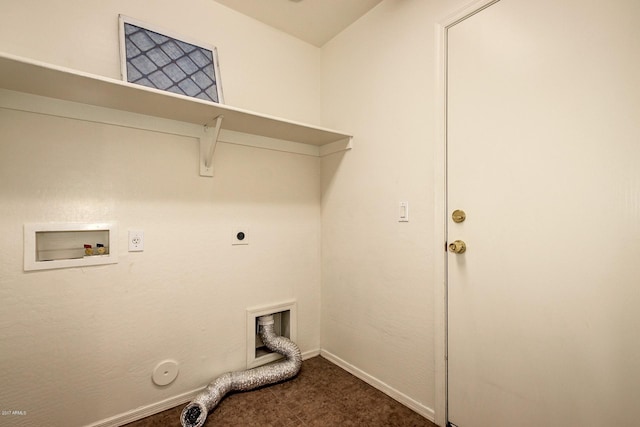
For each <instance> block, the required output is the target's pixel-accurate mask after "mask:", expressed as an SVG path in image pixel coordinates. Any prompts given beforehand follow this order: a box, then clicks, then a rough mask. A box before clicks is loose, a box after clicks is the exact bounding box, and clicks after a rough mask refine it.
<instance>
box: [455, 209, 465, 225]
mask: <svg viewBox="0 0 640 427" xmlns="http://www.w3.org/2000/svg"><path fill="white" fill-rule="evenodd" d="M451 218H452V219H453V222H456V223H459V222H462V221H464V220H465V219H467V214H466V213H464V211H463V210H461V209H456V210H455V211H453V213H452V214H451Z"/></svg>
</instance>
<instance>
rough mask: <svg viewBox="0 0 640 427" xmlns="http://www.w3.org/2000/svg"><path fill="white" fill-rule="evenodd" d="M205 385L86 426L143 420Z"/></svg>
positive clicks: (191, 396)
mask: <svg viewBox="0 0 640 427" xmlns="http://www.w3.org/2000/svg"><path fill="white" fill-rule="evenodd" d="M319 355H320V349H319V348H318V349H315V350H308V351H305V352H304V353H302V360H307V359H311V358H312V357H316V356H319ZM205 387H206V386H204V387H200V388H198V389H195V390H192V391H188V392H186V393H182V394H179V395H177V396H174V397H170V398H168V399H165V400H162V401H160V402H157V403H152V404H151V405H147V406H142V407H140V408H136V409H134V410H132V411H128V412H125V413H123V414H119V415H115V416H113V417H110V418H106V419H104V420H101V421H97V422H95V423H93V424H88V425H87V426H85V427H118V426H122V425H125V424H128V423H132V422H134V421H138V420H141V419H142V418H146V417H148V416H151V415H155V414H157V413H159V412H162V411H166V410H167V409H171V408H175V407H176V406H179V405H186V404H187V403H188V402H191V401H192V400H193V399H194V397H196V395H197V394H198V393H200V392H201V391H202V390H204V389H205Z"/></svg>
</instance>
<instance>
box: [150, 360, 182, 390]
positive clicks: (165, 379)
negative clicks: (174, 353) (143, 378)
mask: <svg viewBox="0 0 640 427" xmlns="http://www.w3.org/2000/svg"><path fill="white" fill-rule="evenodd" d="M178 371H179V369H178V362H176V361H175V360H165V361H162V362H160V363H158V364H157V365H156V367H155V368H154V369H153V375H152V376H151V378H152V379H153V382H154V383H155V384H156V385H159V386H163V385H169V384H171V383H172V382H173V381H174V380H175V379H176V377H177V376H178Z"/></svg>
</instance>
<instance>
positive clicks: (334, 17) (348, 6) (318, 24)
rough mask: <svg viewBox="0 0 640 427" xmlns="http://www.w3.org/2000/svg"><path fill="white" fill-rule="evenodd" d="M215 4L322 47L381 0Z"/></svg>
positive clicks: (233, 0)
mask: <svg viewBox="0 0 640 427" xmlns="http://www.w3.org/2000/svg"><path fill="white" fill-rule="evenodd" d="M215 1H217V2H218V3H221V4H223V5H225V6H227V7H229V8H231V9H234V10H236V11H238V12H240V13H242V14H244V15H247V16H250V17H252V18H254V19H257V20H258V21H261V22H263V23H265V24H267V25H270V26H272V27H274V28H277V29H279V30H282V31H284V32H285V33H288V34H291V35H292V36H294V37H297V38H299V39H301V40H304V41H306V42H308V43H311V44H313V45H315V46H318V47H320V46H322V45H324V44H325V43H326V42H328V41H329V40H331V39H332V38H333V37H334V36H335V35H337V34H338V33H339V32H341V31H342V30H344V29H345V28H347V27H348V26H349V25H351V24H352V23H353V22H355V21H356V20H357V19H358V18H360V17H361V16H362V15H364V14H365V13H367V12H368V11H369V10H371V9H372V8H373V7H374V6H376V5H377V4H378V3H380V2H381V1H382V0H215Z"/></svg>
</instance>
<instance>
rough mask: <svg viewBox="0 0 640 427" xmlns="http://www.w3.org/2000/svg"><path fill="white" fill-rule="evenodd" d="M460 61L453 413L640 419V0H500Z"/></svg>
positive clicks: (452, 178)
mask: <svg viewBox="0 0 640 427" xmlns="http://www.w3.org/2000/svg"><path fill="white" fill-rule="evenodd" d="M447 53H448V60H447V61H448V62H447V64H448V72H447V77H448V81H447V90H448V95H447V98H448V105H447V186H448V187H447V210H448V213H447V215H448V217H449V221H448V225H447V228H448V229H447V239H448V242H449V243H451V242H453V241H455V240H462V241H464V242H465V243H466V252H464V253H462V254H453V253H449V255H448V267H447V269H448V272H447V274H448V285H447V286H448V419H449V421H450V422H451V423H453V424H455V425H457V426H459V427H500V426H516V427H526V426H536V427H541V426H545V427H547V426H563V427H567V426H569V427H573V426H576V427H578V426H580V427H585V426H594V427H595V426H598V427H600V426H604V425H617V426H639V425H640V1H638V0H609V1H602V0H501V1H499V2H498V3H496V4H494V5H492V6H490V7H488V8H486V9H485V10H482V11H480V12H479V13H477V14H475V15H473V16H470V17H468V18H467V19H465V20H463V21H462V22H460V23H458V24H456V25H454V26H452V27H451V28H449V30H448V50H447ZM455 209H461V210H464V211H465V212H466V219H465V221H464V222H461V223H455V222H453V221H452V219H451V213H452V211H453V210H455Z"/></svg>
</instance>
